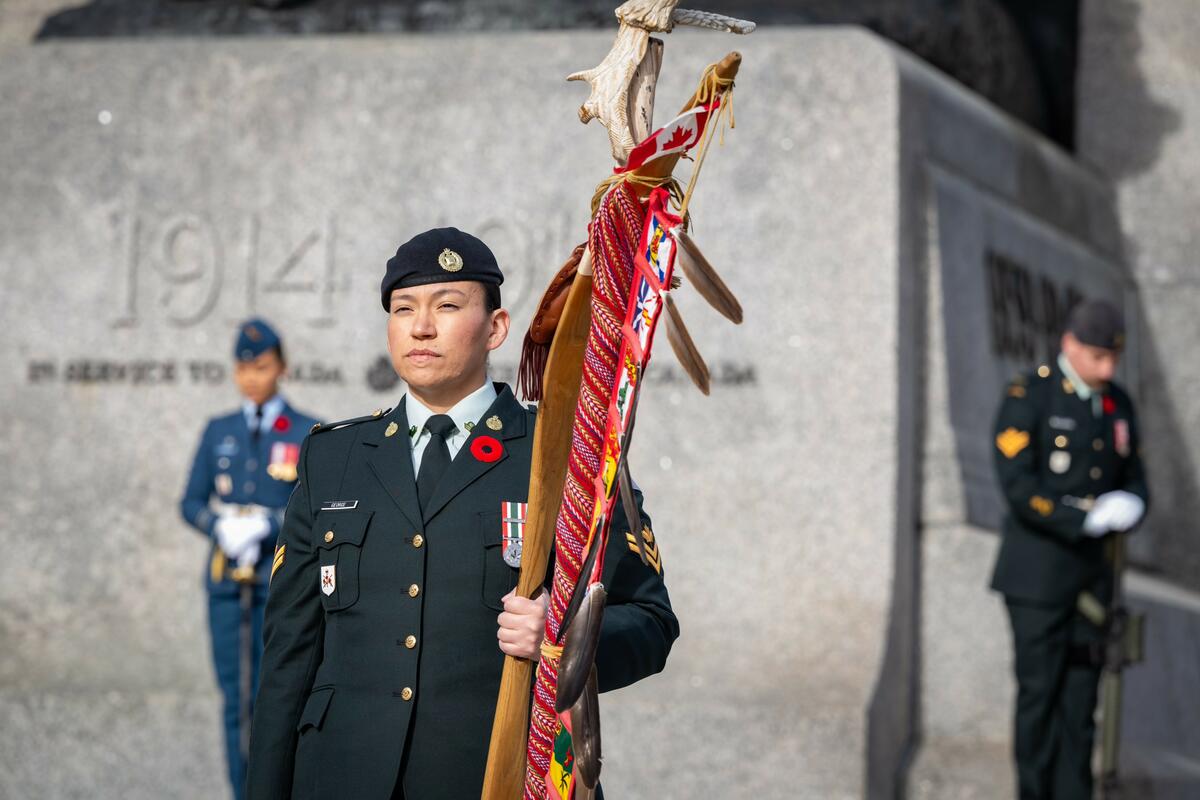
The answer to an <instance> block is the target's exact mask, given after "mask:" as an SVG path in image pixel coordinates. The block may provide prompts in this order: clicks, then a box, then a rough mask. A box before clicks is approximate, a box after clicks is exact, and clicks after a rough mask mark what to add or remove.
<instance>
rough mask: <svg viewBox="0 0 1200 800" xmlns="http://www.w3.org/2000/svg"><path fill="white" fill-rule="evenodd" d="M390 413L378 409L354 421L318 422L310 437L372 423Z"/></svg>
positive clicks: (387, 410) (355, 418) (383, 409)
mask: <svg viewBox="0 0 1200 800" xmlns="http://www.w3.org/2000/svg"><path fill="white" fill-rule="evenodd" d="M390 411H391V409H390V408H377V409H375V410H374V411H372V412H371V413H370V414H367V415H366V416H362V417H353V418H352V419H340V420H338V421H337V422H318V423H317V424H316V425H313V426H312V430H310V431H309V432H308V435H309V436H312V435H314V434H318V433H324V432H325V431H334V430H338V429H339V428H348V427H350V426H351V425H357V424H359V423H360V422H370V421H371V420H373V419H379V418H380V417H382V416H383V415H384V414H387V413H388V412H390Z"/></svg>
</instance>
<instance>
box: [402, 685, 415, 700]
mask: <svg viewBox="0 0 1200 800" xmlns="http://www.w3.org/2000/svg"><path fill="white" fill-rule="evenodd" d="M412 696H413V690H412V689H410V688H408V687H407V686H405V687H404V688H403V689H401V690H400V697H401V698H402V699H404V700H412Z"/></svg>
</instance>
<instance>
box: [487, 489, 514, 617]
mask: <svg viewBox="0 0 1200 800" xmlns="http://www.w3.org/2000/svg"><path fill="white" fill-rule="evenodd" d="M479 534H480V539H481V543H482V545H483V546H482V547H481V548H480V549H481V551H482V553H483V589H482V599H483V604H484V605H485V606H487V607H488V608H490V609H492V610H494V611H503V610H504V603H503V602H502V601H501V598H502V597H504V595H506V594H508V593H509V592H511V591H512V590H513V589H515V588H517V576H518V574H519V570H517V569H516V568H514V567H510V566H509V565H508V564H506V563H505V561H504V548H502V547H501V546H500V545H501V538H502V537H501V528H500V514H499V512H497V513H488V512H485V513H481V514H480V515H479Z"/></svg>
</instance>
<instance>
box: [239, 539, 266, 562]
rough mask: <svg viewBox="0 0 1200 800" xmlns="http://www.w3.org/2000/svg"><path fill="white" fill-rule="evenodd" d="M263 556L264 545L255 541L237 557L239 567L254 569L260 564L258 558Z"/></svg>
mask: <svg viewBox="0 0 1200 800" xmlns="http://www.w3.org/2000/svg"><path fill="white" fill-rule="evenodd" d="M261 554H262V545H261V544H260V543H259V542H257V541H255V542H251V543H250V544H248V545H247V546H246V548H245V549H244V550H242V552H241V554H240V555H238V557H237V565H238V566H239V567H253V566H254V565H255V564H257V563H258V557H259V556H260V555H261Z"/></svg>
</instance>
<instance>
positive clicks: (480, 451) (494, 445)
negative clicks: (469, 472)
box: [471, 436, 504, 464]
mask: <svg viewBox="0 0 1200 800" xmlns="http://www.w3.org/2000/svg"><path fill="white" fill-rule="evenodd" d="M471 455H473V456H475V458H477V459H479V460H480V461H482V462H483V463H485V464H490V463H492V462H493V461H499V460H500V456H502V455H504V447H503V446H501V444H500V442H499V441H498V440H496V439H493V438H492V437H491V436H476V437H475V438H474V439H473V440H472V441H471Z"/></svg>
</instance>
